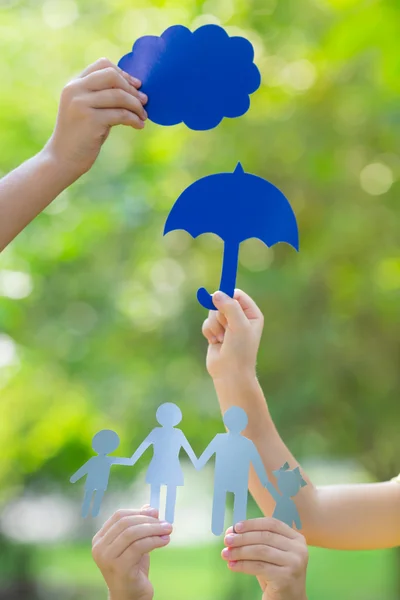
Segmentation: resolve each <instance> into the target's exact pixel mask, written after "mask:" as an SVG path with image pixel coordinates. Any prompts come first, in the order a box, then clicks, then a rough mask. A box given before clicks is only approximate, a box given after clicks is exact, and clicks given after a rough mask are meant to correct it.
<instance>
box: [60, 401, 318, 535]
mask: <svg viewBox="0 0 400 600" xmlns="http://www.w3.org/2000/svg"><path fill="white" fill-rule="evenodd" d="M156 419H157V421H158V423H159V425H160V427H155V428H154V429H153V430H152V431H151V432H150V434H149V435H148V436H147V437H146V439H145V440H144V441H143V442H142V443H141V444H140V446H139V448H138V449H137V450H136V452H134V454H133V455H132V456H131V458H119V457H114V456H109V453H111V452H114V450H116V449H117V448H118V446H119V437H118V435H117V433H116V432H115V431H112V430H109V429H104V430H102V431H99V432H98V433H96V435H95V436H94V437H93V440H92V447H93V450H94V451H95V452H97V456H94V457H92V458H90V459H89V460H88V461H87V462H86V463H85V464H84V465H83V466H82V467H81V468H80V469H78V471H77V472H76V473H74V475H72V477H71V479H70V481H71V483H75V482H76V481H78V480H79V479H81V478H82V477H84V476H86V483H85V495H84V500H83V505H82V516H83V517H87V516H88V515H89V514H91V515H92V516H93V517H95V516H97V515H98V514H99V512H100V507H101V502H102V499H103V496H104V494H105V492H106V490H107V487H108V480H109V476H110V470H111V466H112V465H125V466H133V465H134V464H135V463H136V462H137V460H139V458H140V457H141V456H142V454H143V453H144V452H145V451H146V450H147V449H148V448H149V447H150V446H152V447H153V458H152V460H151V463H150V466H149V468H148V470H147V474H146V483H148V484H150V505H151V506H152V507H153V508H157V509H159V508H160V491H161V486H166V488H167V494H166V506H165V519H166V521H168V522H169V523H173V522H174V516H175V503H176V492H177V488H178V487H180V486H183V484H184V477H183V472H182V468H181V465H180V459H179V455H180V451H181V450H182V449H183V450H184V451H185V452H186V454H187V455H188V457H189V458H190V460H191V462H192V463H193V465H194V467H195V468H196V469H197V470H200V469H202V468H203V467H204V466H205V464H206V463H207V462H208V461H209V460H210V459H211V458H212V457H213V456H214V455H215V475H214V499H213V507H212V521H211V530H212V532H213V533H214V535H221V534H222V532H223V529H224V521H225V508H226V495H227V493H228V492H230V493H232V494H233V497H234V506H233V523H232V524H233V525H234V524H235V523H238V522H239V521H243V520H245V519H246V515H247V499H248V481H249V472H250V466H251V465H253V467H254V469H255V471H256V473H257V476H258V478H259V479H260V481H261V483H262V484H263V485H264V487H265V488H266V489H267V490H268V491H269V493H270V494H271V496H272V497H273V498H274V500H275V502H276V506H275V509H274V512H273V517H275V518H276V519H279V520H280V521H283V522H284V523H286V524H287V525H289V526H290V527H292V526H293V524H295V525H296V527H297V529H301V521H300V517H299V514H298V511H297V508H296V505H295V503H294V501H293V500H292V498H293V497H294V496H295V495H296V494H297V493H298V491H299V490H300V488H301V487H303V486H304V485H306V482H305V481H304V479H303V478H302V476H301V474H300V469H299V467H296V468H295V469H293V470H290V469H289V464H288V463H285V464H284V465H283V466H282V467H281V468H280V469H278V470H276V471H273V474H274V475H275V477H276V480H277V485H278V489H279V491H278V490H277V489H276V488H275V487H274V485H273V484H272V483H271V482H270V481H269V479H268V475H267V473H266V471H265V468H264V465H263V463H262V460H261V458H260V455H259V454H258V451H257V449H256V447H255V445H254V444H253V442H252V441H251V440H249V439H248V438H246V437H245V436H244V435H242V431H243V430H244V429H245V428H246V426H247V414H246V412H245V411H244V410H243V409H242V408H239V407H237V406H233V407H231V408H230V409H228V410H227V411H226V413H225V414H224V417H223V421H224V425H225V427H226V429H227V430H228V431H227V433H219V434H217V435H216V436H215V437H214V439H213V440H212V441H211V442H210V444H209V445H208V446H207V448H206V449H205V450H204V452H203V454H202V455H201V456H200V457H199V458H197V456H196V455H195V453H194V451H193V449H192V447H191V445H190V443H189V442H188V440H187V439H186V437H185V435H184V433H183V432H182V431H181V430H180V429H177V428H176V425H178V424H179V423H180V422H181V420H182V413H181V411H180V409H179V407H178V406H177V405H176V404H172V403H169V402H167V403H164V404H162V405H161V406H160V407H159V408H158V410H157V413H156ZM92 501H93V503H92Z"/></svg>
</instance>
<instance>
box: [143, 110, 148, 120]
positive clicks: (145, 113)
mask: <svg viewBox="0 0 400 600" xmlns="http://www.w3.org/2000/svg"><path fill="white" fill-rule="evenodd" d="M143 116H144V118H145V119H147V117H148V114H147V112H146V111H145V110H144V111H143Z"/></svg>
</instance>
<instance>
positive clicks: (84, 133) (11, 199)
mask: <svg viewBox="0 0 400 600" xmlns="http://www.w3.org/2000/svg"><path fill="white" fill-rule="evenodd" d="M140 85H141V83H140V81H138V80H137V79H134V78H132V77H131V76H130V75H128V74H127V73H124V72H123V71H122V70H121V69H120V68H119V67H117V66H116V65H114V64H113V63H112V62H110V61H109V60H108V59H106V58H101V59H100V60H98V61H97V62H95V63H94V64H92V65H90V66H89V67H88V68H87V69H86V70H85V71H84V72H83V73H82V74H81V75H80V76H79V77H77V78H76V79H74V80H73V81H71V82H70V83H68V84H67V85H66V86H65V88H64V90H63V92H62V94H61V100H60V106H59V110H58V117H57V122H56V126H55V129H54V132H53V134H52V136H51V138H50V139H49V141H48V142H47V144H46V145H45V147H44V148H43V149H42V150H41V151H40V152H39V153H38V154H36V155H35V156H33V157H32V158H30V159H29V160H27V161H26V162H24V163H23V164H22V165H20V166H19V167H17V168H16V169H14V170H13V171H11V172H10V173H8V174H7V175H6V176H5V177H3V178H2V179H0V251H1V250H3V249H4V248H5V247H6V246H7V245H8V244H9V243H10V242H11V241H12V240H13V239H14V238H15V237H16V236H17V235H18V234H19V233H20V232H21V231H22V230H23V229H24V228H25V227H26V226H27V225H28V224H29V223H30V222H31V221H32V220H33V219H34V218H35V217H36V216H37V215H38V214H39V213H40V212H41V211H42V210H44V209H45V208H46V207H47V206H48V205H49V204H50V203H51V202H52V201H53V200H54V199H55V198H56V197H57V196H58V195H59V194H60V193H61V192H62V191H63V190H65V189H66V188H67V187H68V186H69V185H71V184H72V183H73V182H74V181H75V180H76V179H78V178H79V177H80V176H81V175H83V173H85V172H86V171H88V170H89V169H90V167H91V166H92V165H93V163H94V161H95V160H96V158H97V156H98V154H99V152H100V148H101V146H102V144H103V143H104V141H105V140H106V139H107V137H108V134H109V132H110V129H111V127H113V126H114V125H128V126H130V127H133V128H134V129H143V127H144V122H145V120H146V118H147V113H146V110H145V108H144V105H145V104H146V102H147V96H146V95H145V94H143V93H142V92H140V90H139V89H138V88H139V87H140Z"/></svg>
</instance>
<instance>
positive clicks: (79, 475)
mask: <svg viewBox="0 0 400 600" xmlns="http://www.w3.org/2000/svg"><path fill="white" fill-rule="evenodd" d="M90 461H91V459H89V460H88V461H87V462H85V464H84V465H82V466H81V468H80V469H78V470H77V471H76V473H74V474H73V475H71V478H70V482H71V483H76V482H77V481H79V479H82V477H84V476H85V475H87V474H88V471H89V469H88V467H89V463H90Z"/></svg>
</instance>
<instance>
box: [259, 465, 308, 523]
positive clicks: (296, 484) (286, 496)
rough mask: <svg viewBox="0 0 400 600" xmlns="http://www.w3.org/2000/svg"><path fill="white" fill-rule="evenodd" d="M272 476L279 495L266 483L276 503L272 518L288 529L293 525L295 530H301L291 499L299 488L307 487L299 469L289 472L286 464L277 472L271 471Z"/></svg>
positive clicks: (269, 483) (296, 511) (270, 484)
mask: <svg viewBox="0 0 400 600" xmlns="http://www.w3.org/2000/svg"><path fill="white" fill-rule="evenodd" d="M273 474H274V475H275V477H276V480H277V484H278V488H279V491H280V493H279V492H278V491H277V490H276V489H275V487H274V486H273V485H272V483H271V482H268V484H267V485H266V488H267V490H268V491H269V493H270V494H271V496H272V497H273V499H274V500H275V502H276V506H275V509H274V512H273V514H272V516H273V517H274V518H275V519H279V520H280V521H282V522H283V523H286V525H289V527H293V523H294V524H295V525H296V527H297V529H301V520H300V516H299V513H298V510H297V507H296V505H295V503H294V501H293V500H292V498H293V497H294V496H296V494H297V493H298V492H299V490H300V488H302V487H304V486H305V485H307V482H306V481H304V479H303V477H302V476H301V473H300V469H299V467H296V468H295V469H293V470H292V471H291V470H290V469H289V463H287V462H286V463H285V464H284V465H283V466H282V467H281V468H280V469H278V470H277V471H273Z"/></svg>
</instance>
